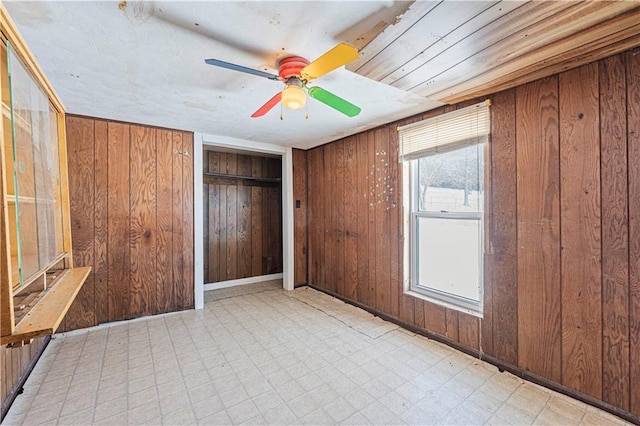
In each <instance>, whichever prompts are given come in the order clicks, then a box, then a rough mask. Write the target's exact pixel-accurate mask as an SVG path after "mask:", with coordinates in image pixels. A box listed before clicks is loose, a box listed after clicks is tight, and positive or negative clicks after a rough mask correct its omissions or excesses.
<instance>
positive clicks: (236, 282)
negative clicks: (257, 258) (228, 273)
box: [204, 273, 284, 291]
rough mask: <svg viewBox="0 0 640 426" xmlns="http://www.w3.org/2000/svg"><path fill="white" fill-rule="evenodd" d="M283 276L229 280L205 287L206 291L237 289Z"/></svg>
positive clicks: (271, 275)
mask: <svg viewBox="0 0 640 426" xmlns="http://www.w3.org/2000/svg"><path fill="white" fill-rule="evenodd" d="M283 275H284V274H283V273H279V274H270V275H259V276H257V277H249V278H239V279H237V280H227V281H220V282H219V283H209V284H205V285H204V291H209V290H217V289H220V288H228V287H235V286H239V285H247V284H255V283H261V282H265V281H272V280H279V279H282V276H283Z"/></svg>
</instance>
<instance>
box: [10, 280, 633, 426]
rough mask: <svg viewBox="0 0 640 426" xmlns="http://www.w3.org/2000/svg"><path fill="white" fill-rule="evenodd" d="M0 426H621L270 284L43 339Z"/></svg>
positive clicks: (357, 313)
mask: <svg viewBox="0 0 640 426" xmlns="http://www.w3.org/2000/svg"><path fill="white" fill-rule="evenodd" d="M3 424H27V425H31V424H63V425H74V424H78V425H86V424H108V425H125V424H136V425H137V424H169V425H184V424H256V425H257V424H272V425H286V424H314V425H323V424H353V425H361V424H416V425H417V424H424V425H427V424H442V425H454V424H461V425H474V424H478V425H482V424H491V425H511V424H518V425H528V424H553V425H561V424H567V425H575V424H592V425H619V424H625V423H624V422H623V421H621V420H620V419H619V418H617V417H614V416H612V415H609V414H608V413H605V412H603V411H601V410H598V409H596V408H593V407H591V406H587V405H585V404H583V403H581V402H579V401H576V400H573V399H571V398H568V397H566V396H564V395H561V394H558V393H555V392H552V391H550V390H547V389H545V388H542V387H540V386H537V385H534V384H532V383H529V382H525V381H522V380H520V379H519V378H517V377H515V376H513V375H511V374H509V373H500V372H498V370H497V369H496V368H495V367H494V366H492V365H490V364H487V363H485V362H483V361H481V360H478V359H475V358H473V357H470V356H467V355H465V354H463V353H461V352H459V351H456V350H454V349H451V348H449V347H447V346H444V345H442V344H439V343H437V342H434V341H432V340H428V339H426V338H424V337H422V336H419V335H416V334H413V333H411V332H408V331H406V330H404V329H402V328H399V327H398V326H396V325H395V324H392V323H389V322H385V321H383V320H381V319H379V318H377V317H374V316H372V315H371V314H369V313H367V312H365V311H363V310H361V309H358V308H355V307H353V306H351V305H348V304H345V303H343V302H341V301H339V300H337V299H334V298H332V297H330V296H327V295H325V294H323V293H320V292H318V291H315V290H313V289H310V288H306V287H303V288H299V289H296V290H294V291H290V292H286V291H283V290H282V289H281V282H277V281H276V282H268V283H261V284H254V285H247V286H242V287H234V288H228V289H221V290H214V291H209V292H207V293H206V295H205V307H204V309H203V310H199V311H195V310H191V311H185V312H179V313H172V314H165V315H158V316H153V317H146V318H142V319H138V320H133V321H127V322H120V323H112V324H106V325H101V326H98V327H94V328H91V329H85V330H80V331H75V332H71V333H65V334H59V335H56V336H54V338H53V339H52V340H51V343H50V344H49V346H48V348H47V349H46V351H45V352H44V354H43V356H42V358H41V359H40V361H39V362H38V364H37V365H36V367H35V369H34V371H33V373H32V374H31V376H30V377H29V379H28V380H27V382H26V384H25V387H24V393H23V394H22V395H20V396H18V398H17V399H16V401H15V402H14V404H13V406H12V407H11V409H10V410H9V413H8V415H7V417H6V418H5V419H4V421H3Z"/></svg>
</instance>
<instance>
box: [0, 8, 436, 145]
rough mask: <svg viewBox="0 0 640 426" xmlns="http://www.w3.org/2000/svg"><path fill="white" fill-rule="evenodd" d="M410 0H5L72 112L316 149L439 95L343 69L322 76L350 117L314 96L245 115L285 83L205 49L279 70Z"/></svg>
mask: <svg viewBox="0 0 640 426" xmlns="http://www.w3.org/2000/svg"><path fill="white" fill-rule="evenodd" d="M410 4H411V3H410V2H398V1H396V2H393V1H323V2H313V1H306V2H303V1H298V2H295V1H289V2H284V1H283V2H266V1H261V2H219V1H209V2H183V1H171V2H165V1H156V2H153V1H145V2H140V1H128V2H126V4H125V3H124V2H113V1H106V2H95V1H91V2H59V1H55V2H33V1H5V7H6V9H7V10H8V11H9V14H10V15H11V17H12V18H13V20H14V21H15V22H16V24H17V26H18V28H19V30H20V32H21V33H22V35H23V37H24V38H25V40H26V42H27V44H28V45H29V47H30V48H31V50H32V52H33V53H34V54H35V56H36V58H37V60H38V62H39V64H40V65H41V67H42V68H43V69H44V71H45V73H46V74H47V76H48V77H49V80H50V81H51V83H52V84H53V86H54V88H55V89H56V91H57V92H58V94H59V96H60V97H61V99H62V102H63V103H64V104H65V106H66V108H67V112H69V113H74V114H82V115H89V116H96V117H102V118H108V119H114V120H122V121H130V122H135V123H142V124H149V125H156V126H162V127H169V128H177V129H184V130H190V131H197V132H204V133H208V134H213V135H221V136H229V137H235V138H241V139H247V140H253V141H259V142H269V143H275V144H280V145H290V146H296V147H301V148H309V147H312V146H316V145H319V144H321V143H324V142H328V141H331V140H335V139H338V138H340V137H343V136H347V135H350V134H354V133H357V132H359V131H362V130H364V129H367V128H371V127H374V126H377V125H380V124H383V123H388V122H391V121H393V120H395V119H398V118H402V117H406V116H409V115H412V114H415V113H418V112H422V111H426V110H428V109H432V108H435V107H436V106H439V105H441V104H440V103H438V102H434V101H429V100H427V99H425V98H422V97H420V96H417V95H415V94H411V93H409V92H406V91H403V90H400V89H397V88H393V87H390V86H387V85H385V84H382V83H378V82H376V81H373V80H369V79H367V78H365V77H362V76H359V75H356V74H354V73H352V72H350V71H347V70H346V69H344V68H341V69H338V70H336V71H334V72H332V73H330V74H328V75H326V76H323V77H321V78H320V79H318V80H316V83H317V85H318V86H321V87H323V88H325V89H327V90H329V91H331V92H333V93H335V94H337V95H339V96H341V97H343V98H345V99H347V100H349V101H350V102H352V103H354V104H356V105H358V106H360V107H361V108H362V113H361V114H360V115H359V116H358V117H355V118H348V117H345V116H343V115H342V114H340V113H338V112H336V111H334V110H332V109H330V108H328V107H327V106H325V105H323V104H321V103H319V102H316V101H315V100H313V99H310V100H309V103H308V104H309V119H305V118H304V112H303V111H289V110H286V109H285V110H284V120H280V108H279V107H276V108H274V109H273V110H272V111H271V112H270V113H269V114H267V115H266V116H265V117H262V118H258V119H255V118H250V116H251V114H252V113H253V112H254V111H255V110H256V109H258V108H259V107H260V106H261V105H262V104H263V103H264V102H266V101H267V100H268V99H270V98H271V97H272V96H273V95H274V94H275V93H276V92H277V91H279V90H281V88H282V83H279V82H274V81H270V80H267V79H265V78H260V77H256V76H252V75H246V74H242V73H238V72H233V71H229V70H226V69H221V68H217V67H212V66H210V65H206V64H205V63H204V59H206V58H216V59H221V60H224V61H227V62H234V63H237V64H240V65H244V66H247V67H251V68H256V69H262V70H267V71H269V72H273V73H277V71H276V69H275V64H276V62H277V60H278V58H280V57H282V56H285V55H291V54H295V55H300V56H304V57H306V58H308V59H309V60H313V59H315V58H317V57H319V56H320V55H321V54H323V53H324V52H325V51H327V50H329V49H330V48H332V47H333V46H335V45H336V44H337V43H339V42H342V41H347V42H351V43H356V44H357V43H358V37H360V36H361V35H363V34H366V33H367V32H368V31H369V30H370V29H371V28H373V27H374V26H376V24H379V23H380V22H381V21H385V22H388V23H392V22H394V19H395V17H396V16H398V15H401V14H402V13H403V12H404V11H405V10H406V9H407V7H409V6H410Z"/></svg>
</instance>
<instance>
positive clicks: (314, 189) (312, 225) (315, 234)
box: [307, 148, 322, 285]
mask: <svg viewBox="0 0 640 426" xmlns="http://www.w3.org/2000/svg"><path fill="white" fill-rule="evenodd" d="M321 152H322V150H321V149H320V148H316V149H312V150H310V151H308V152H307V161H308V169H309V173H308V175H307V177H308V180H307V188H308V189H307V203H308V206H309V208H308V210H307V223H308V232H309V237H308V239H309V251H308V254H307V256H308V261H307V264H308V266H309V272H308V274H309V284H312V285H320V279H319V272H320V254H321V253H322V251H321V250H320V245H319V244H320V241H321V240H322V238H321V233H320V227H321V220H320V211H321V209H320V208H319V207H318V206H319V204H320V201H321V200H320V197H318V196H317V194H319V192H320V190H319V184H320V180H321V179H322V174H321V172H320V153H321Z"/></svg>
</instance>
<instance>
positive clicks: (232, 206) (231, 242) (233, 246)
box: [225, 154, 238, 279]
mask: <svg viewBox="0 0 640 426" xmlns="http://www.w3.org/2000/svg"><path fill="white" fill-rule="evenodd" d="M226 173H227V174H230V175H235V174H236V173H237V163H236V156H235V155H233V154H227V155H226ZM226 197H227V201H226V207H227V208H226V211H225V214H226V216H227V220H226V223H227V245H226V248H227V262H226V267H227V278H228V279H233V278H235V277H237V276H238V238H237V235H236V232H237V229H236V226H237V219H238V217H237V204H236V203H237V202H238V187H237V186H235V185H227V194H226Z"/></svg>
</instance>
